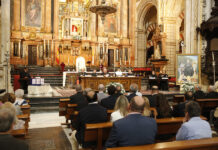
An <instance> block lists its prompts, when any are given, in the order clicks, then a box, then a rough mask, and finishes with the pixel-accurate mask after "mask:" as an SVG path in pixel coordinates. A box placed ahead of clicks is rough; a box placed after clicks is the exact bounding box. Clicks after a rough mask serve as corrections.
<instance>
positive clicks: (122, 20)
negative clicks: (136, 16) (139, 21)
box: [120, 0, 128, 38]
mask: <svg viewBox="0 0 218 150" xmlns="http://www.w3.org/2000/svg"><path fill="white" fill-rule="evenodd" d="M127 10H128V9H127V0H122V1H121V11H122V12H121V17H120V23H121V35H122V36H123V37H124V38H126V37H127V30H128V29H127V25H128V22H127V21H128V18H127V17H128V15H127V13H128V12H127Z"/></svg>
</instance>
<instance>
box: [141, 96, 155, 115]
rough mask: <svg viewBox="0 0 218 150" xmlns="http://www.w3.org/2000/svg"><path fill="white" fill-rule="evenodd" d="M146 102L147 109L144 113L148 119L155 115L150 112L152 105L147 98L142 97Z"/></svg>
mask: <svg viewBox="0 0 218 150" xmlns="http://www.w3.org/2000/svg"><path fill="white" fill-rule="evenodd" d="M142 98H143V99H144V100H145V108H144V112H143V113H142V114H143V115H144V116H146V117H153V116H154V114H152V113H151V111H150V103H149V100H148V98H147V97H142Z"/></svg>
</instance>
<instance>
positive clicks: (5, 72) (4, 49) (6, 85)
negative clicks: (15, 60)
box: [0, 0, 11, 92]
mask: <svg viewBox="0 0 218 150" xmlns="http://www.w3.org/2000/svg"><path fill="white" fill-rule="evenodd" d="M1 45H2V46H1V64H0V68H2V66H3V69H0V70H1V71H0V72H1V74H0V78H1V80H0V88H1V89H6V92H10V91H11V90H9V89H10V87H11V86H10V85H11V84H10V81H11V74H10V65H9V56H10V1H9V0H2V1H1ZM6 54H7V57H6Z"/></svg>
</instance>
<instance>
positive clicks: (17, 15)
mask: <svg viewBox="0 0 218 150" xmlns="http://www.w3.org/2000/svg"><path fill="white" fill-rule="evenodd" d="M13 19H14V22H13V24H14V30H15V31H19V30H20V21H21V19H20V0H14V17H13Z"/></svg>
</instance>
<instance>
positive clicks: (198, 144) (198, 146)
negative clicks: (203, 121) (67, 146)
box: [107, 137, 218, 150]
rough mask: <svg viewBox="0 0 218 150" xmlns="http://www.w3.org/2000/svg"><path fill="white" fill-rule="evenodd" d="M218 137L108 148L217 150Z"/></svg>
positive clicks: (109, 149) (118, 149)
mask: <svg viewBox="0 0 218 150" xmlns="http://www.w3.org/2000/svg"><path fill="white" fill-rule="evenodd" d="M217 141H218V137H216V138H208V139H197V140H186V141H173V142H164V143H156V144H149V145H142V146H128V147H116V148H107V150H190V149H192V150H217V149H218V142H217Z"/></svg>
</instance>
